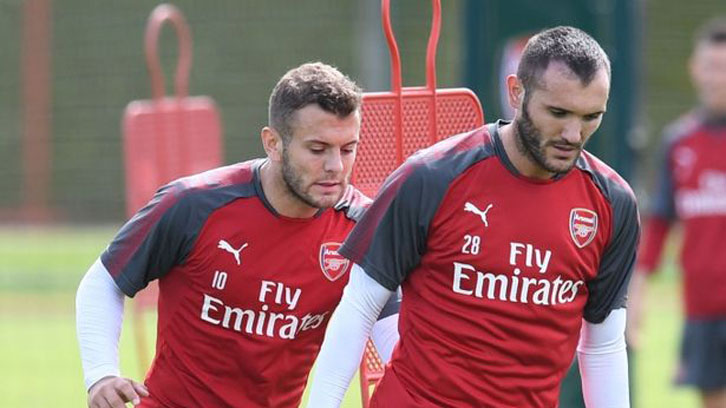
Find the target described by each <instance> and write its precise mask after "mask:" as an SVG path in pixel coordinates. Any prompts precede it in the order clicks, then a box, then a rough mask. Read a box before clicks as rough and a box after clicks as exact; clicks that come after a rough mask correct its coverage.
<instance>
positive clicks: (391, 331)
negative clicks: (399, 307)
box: [371, 313, 398, 363]
mask: <svg viewBox="0 0 726 408" xmlns="http://www.w3.org/2000/svg"><path fill="white" fill-rule="evenodd" d="M371 340H373V344H374V345H375V346H376V350H377V351H378V355H379V356H380V357H381V360H382V361H383V363H388V362H389V361H391V354H393V349H394V347H396V344H397V343H398V313H396V314H394V315H391V316H388V317H384V318H383V319H381V320H379V321H377V322H376V323H375V324H374V325H373V330H372V331H371Z"/></svg>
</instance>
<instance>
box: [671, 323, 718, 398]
mask: <svg viewBox="0 0 726 408" xmlns="http://www.w3.org/2000/svg"><path fill="white" fill-rule="evenodd" d="M676 382H677V383H678V384H682V385H692V386H695V387H697V388H700V389H701V390H703V391H711V390H716V389H719V388H726V319H721V320H694V319H689V320H687V321H686V325H685V328H684V331H683V339H682V342H681V361H680V365H679V367H678V373H677V375H676Z"/></svg>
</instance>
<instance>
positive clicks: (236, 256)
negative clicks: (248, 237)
mask: <svg viewBox="0 0 726 408" xmlns="http://www.w3.org/2000/svg"><path fill="white" fill-rule="evenodd" d="M247 245H248V244H247V243H246V242H245V244H244V245H242V246H241V247H239V249H234V247H233V246H232V245H230V244H229V242H227V241H225V240H223V239H220V240H219V244H217V248H219V249H224V250H225V251H227V252H229V253H231V254H232V255H234V260H235V261H237V265H241V264H242V261H241V260H240V256H239V255H240V252H242V250H243V249H245V248H247Z"/></svg>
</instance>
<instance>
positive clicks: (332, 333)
mask: <svg viewBox="0 0 726 408" xmlns="http://www.w3.org/2000/svg"><path fill="white" fill-rule="evenodd" d="M393 294H394V292H392V291H390V290H388V289H386V288H385V287H383V286H381V284H379V283H378V282H376V281H375V280H374V279H373V278H371V277H369V276H368V275H367V274H366V273H365V271H364V270H363V269H362V268H361V267H360V266H358V265H353V269H352V270H351V272H350V281H349V282H348V285H347V286H346V287H345V291H344V292H343V297H342V299H341V301H340V304H339V305H338V307H337V309H336V310H335V313H334V314H333V316H332V318H331V319H330V323H329V325H328V329H327V331H326V332H325V340H324V341H323V345H322V348H321V350H320V355H319V356H318V359H317V362H316V371H315V376H314V377H313V383H312V388H311V391H310V399H309V401H308V405H307V406H308V407H310V408H313V407H314V408H327V407H333V408H337V407H338V406H340V403H341V401H342V400H343V396H344V395H345V391H346V389H347V388H348V386H349V384H350V380H351V379H352V378H353V375H354V374H355V372H356V370H357V369H358V365H359V364H360V360H361V356H362V355H363V350H364V348H365V344H366V341H367V339H368V335H369V333H370V332H371V328H372V327H373V324H374V323H375V322H376V319H377V318H378V315H379V314H380V312H381V309H383V306H384V305H385V304H386V301H388V299H389V298H390V297H391V296H392V295H393ZM384 320H385V319H384ZM388 354H389V355H390V353H388Z"/></svg>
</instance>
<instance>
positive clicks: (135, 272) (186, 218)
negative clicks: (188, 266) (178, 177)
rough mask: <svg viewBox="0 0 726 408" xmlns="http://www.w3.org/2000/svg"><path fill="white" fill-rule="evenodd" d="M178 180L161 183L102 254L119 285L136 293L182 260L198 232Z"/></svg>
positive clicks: (133, 293)
mask: <svg viewBox="0 0 726 408" xmlns="http://www.w3.org/2000/svg"><path fill="white" fill-rule="evenodd" d="M190 207H191V205H190V203H189V202H188V200H185V199H184V191H183V189H182V187H181V186H180V185H178V184H170V185H167V186H164V187H162V188H161V189H159V191H158V192H157V193H156V195H155V196H154V198H153V199H152V200H151V201H150V202H149V204H147V205H146V206H145V207H144V208H143V209H141V210H140V211H139V212H138V213H136V215H134V216H133V217H132V218H131V219H130V220H129V221H128V222H127V223H126V224H125V225H124V226H123V227H121V230H120V231H119V232H118V234H117V235H116V237H115V238H114V239H113V241H112V242H111V244H110V245H109V246H108V248H106V250H105V251H104V252H103V253H102V254H101V261H102V262H103V264H104V266H105V267H106V269H108V271H109V272H110V274H111V276H112V277H113V278H114V280H115V281H116V284H117V285H118V286H119V288H120V289H121V290H122V291H123V292H124V293H125V294H126V295H127V296H131V297H133V296H134V295H135V294H136V292H138V291H139V290H141V289H143V288H145V287H146V285H148V283H149V282H150V281H152V280H154V279H158V278H160V277H162V276H164V275H165V274H166V273H167V272H169V270H170V269H171V268H172V267H174V266H175V265H177V264H180V263H182V262H183V260H184V258H185V257H186V255H187V254H188V253H189V251H190V250H191V246H192V244H193V242H192V238H193V236H195V234H194V233H193V232H192V231H190V228H189V225H190V224H191V222H192V221H193V219H194V217H192V209H191V208H190Z"/></svg>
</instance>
